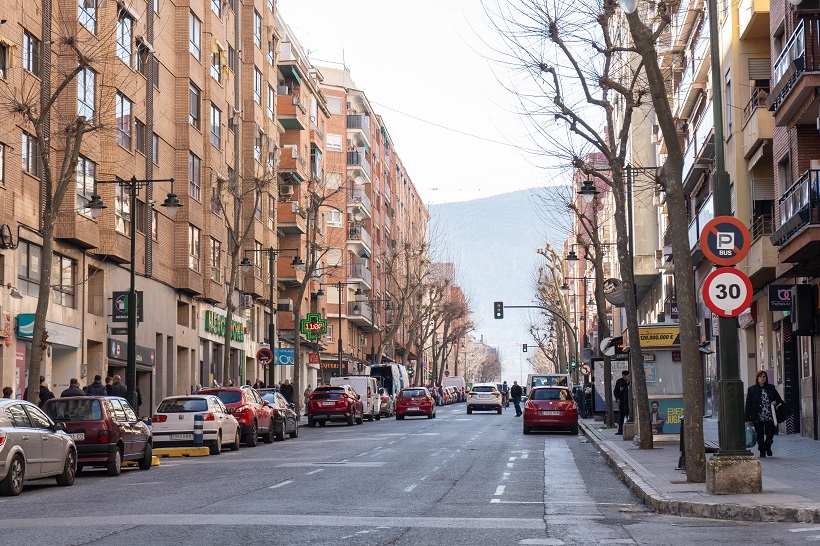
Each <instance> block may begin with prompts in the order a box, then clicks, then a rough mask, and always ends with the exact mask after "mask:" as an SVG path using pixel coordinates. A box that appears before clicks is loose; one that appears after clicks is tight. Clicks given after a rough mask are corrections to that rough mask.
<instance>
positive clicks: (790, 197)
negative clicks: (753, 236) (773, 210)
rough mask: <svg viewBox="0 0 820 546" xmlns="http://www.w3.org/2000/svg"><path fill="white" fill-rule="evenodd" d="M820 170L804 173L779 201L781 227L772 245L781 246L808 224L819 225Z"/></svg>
mask: <svg viewBox="0 0 820 546" xmlns="http://www.w3.org/2000/svg"><path fill="white" fill-rule="evenodd" d="M819 180H820V170H815V169H810V170H808V171H806V172H804V173H803V174H802V175H801V176H800V178H798V179H797V182H795V183H794V184H792V187H791V188H789V189H788V190H787V191H786V192H785V193H784V194H783V196H782V197H781V198H780V199H779V205H780V226H779V227H778V228H777V231H775V232H774V233H773V234H772V236H771V240H772V244H773V245H775V246H781V245H783V244H785V243H787V242H788V240H789V239H790V238H791V237H792V236H793V235H794V234H795V233H797V232H798V231H799V230H800V229H801V228H802V227H803V226H805V225H807V224H816V223H818V221H819V220H818V216H817V207H818V205H820V181H819Z"/></svg>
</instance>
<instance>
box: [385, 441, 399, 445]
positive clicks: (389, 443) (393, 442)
mask: <svg viewBox="0 0 820 546" xmlns="http://www.w3.org/2000/svg"><path fill="white" fill-rule="evenodd" d="M396 442H398V440H393V441H392V442H387V445H393V444H395V443H396Z"/></svg>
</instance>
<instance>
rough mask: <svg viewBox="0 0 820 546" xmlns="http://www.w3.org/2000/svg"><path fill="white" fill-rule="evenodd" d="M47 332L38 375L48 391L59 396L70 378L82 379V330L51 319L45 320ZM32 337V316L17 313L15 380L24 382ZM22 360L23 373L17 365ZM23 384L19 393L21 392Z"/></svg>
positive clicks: (32, 314)
mask: <svg viewBox="0 0 820 546" xmlns="http://www.w3.org/2000/svg"><path fill="white" fill-rule="evenodd" d="M46 332H47V333H48V338H47V341H48V344H47V346H46V350H45V353H44V355H43V367H42V369H41V373H40V374H41V375H43V376H45V378H46V381H48V384H49V388H50V389H51V390H52V391H53V392H55V393H56V394H59V393H60V392H62V391H63V390H65V389H67V388H68V386H69V384H70V382H71V379H72V378H77V379H81V382H82V377H81V372H82V369H81V364H82V363H81V360H80V359H81V351H80V350H79V349H80V348H81V347H82V340H83V335H82V330H80V329H79V328H75V327H73V326H68V325H66V324H59V323H57V322H52V321H50V320H47V321H46ZM33 336H34V313H20V314H18V315H17V351H16V364H17V372H16V376H17V380H18V386H19V385H20V383H19V381H20V380H21V379H22V381H23V383H25V381H26V374H25V361H26V359H27V357H28V351H29V350H30V346H31V341H30V340H31V338H32V337H33ZM21 358H22V363H23V365H22V371H21V369H20V363H21ZM24 389H25V385H24V384H23V386H22V388H21V389H20V391H19V392H23V391H24Z"/></svg>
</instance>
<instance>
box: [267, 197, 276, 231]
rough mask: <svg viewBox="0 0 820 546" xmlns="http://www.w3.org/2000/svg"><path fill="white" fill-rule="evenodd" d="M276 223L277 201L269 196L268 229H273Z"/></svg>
mask: <svg viewBox="0 0 820 546" xmlns="http://www.w3.org/2000/svg"><path fill="white" fill-rule="evenodd" d="M275 221H276V199H274V197H273V195H271V194H268V229H273V227H274V222H275Z"/></svg>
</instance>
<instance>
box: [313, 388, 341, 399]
mask: <svg viewBox="0 0 820 546" xmlns="http://www.w3.org/2000/svg"><path fill="white" fill-rule="evenodd" d="M344 392H345V391H344V390H342V389H339V390H319V389H316V390H315V391H313V396H311V398H315V399H321V398H331V399H334V400H336V399H339V398H341V397H342V394H344Z"/></svg>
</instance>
